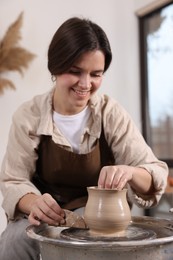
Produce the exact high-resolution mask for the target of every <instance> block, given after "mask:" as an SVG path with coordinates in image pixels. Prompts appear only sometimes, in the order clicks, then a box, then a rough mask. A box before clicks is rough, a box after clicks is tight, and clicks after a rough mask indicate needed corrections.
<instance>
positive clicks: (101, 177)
mask: <svg viewBox="0 0 173 260" xmlns="http://www.w3.org/2000/svg"><path fill="white" fill-rule="evenodd" d="M105 168H106V167H103V168H102V169H101V171H100V175H99V179H98V187H99V188H104V187H105V182H106V177H107V176H106V175H107V173H106V169H105Z"/></svg>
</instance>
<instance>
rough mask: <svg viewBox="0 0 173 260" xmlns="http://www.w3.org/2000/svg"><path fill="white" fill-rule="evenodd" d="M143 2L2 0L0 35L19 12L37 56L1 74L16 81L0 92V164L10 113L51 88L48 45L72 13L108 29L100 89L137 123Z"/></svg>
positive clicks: (24, 40)
mask: <svg viewBox="0 0 173 260" xmlns="http://www.w3.org/2000/svg"><path fill="white" fill-rule="evenodd" d="M139 2H140V3H139ZM148 2H151V1H147V3H148ZM144 3H146V1H145V0H142V1H139V0H136V1H135V0H130V1H129V0H128V1H127V0H121V1H118V0H107V1H105V0H102V1H100V0H88V1H82V0H71V1H68V0H63V1H61V0H44V1H42V0H37V1H35V0H30V1H28V0H13V1H11V0H1V3H0V5H1V8H0V24H1V31H0V38H2V37H3V35H4V33H5V31H6V30H7V28H8V26H9V25H10V24H11V23H12V22H14V21H15V20H16V18H17V17H18V15H19V14H20V13H21V12H22V11H23V12H24V20H23V26H22V31H21V32H22V40H21V42H20V43H21V46H23V47H25V48H27V49H28V50H29V51H31V52H33V53H35V54H36V55H37V57H36V59H35V60H34V61H33V62H32V63H31V65H30V67H29V69H27V70H26V72H25V73H24V76H23V77H21V75H20V74H18V73H14V72H12V73H8V74H5V76H6V77H8V78H9V79H11V80H12V81H13V83H14V84H15V86H16V91H12V90H10V89H8V90H6V91H5V93H4V94H3V95H1V96H0V111H1V127H0V147H1V149H0V164H1V162H2V158H3V156H4V153H5V149H6V144H7V139H8V131H9V127H10V124H11V117H12V114H13V112H14V111H15V110H16V108H17V107H18V106H19V105H20V104H21V103H23V102H24V101H25V100H28V99H30V98H31V97H33V96H34V95H36V94H39V93H43V92H45V91H47V90H49V89H50V88H51V87H52V83H51V80H50V75H49V73H48V71H47V58H46V56H47V48H48V44H49V42H50V40H51V38H52V36H53V34H54V32H55V30H56V29H57V28H58V27H59V25H60V24H61V23H62V22H63V21H64V20H65V19H67V18H69V17H71V16H84V17H87V18H90V19H92V20H93V21H95V22H96V23H99V24H100V25H101V26H102V27H103V29H104V30H105V31H106V33H107V35H108V38H109V40H110V43H111V46H112V52H113V62H112V65H111V68H110V69H109V71H108V72H107V73H106V75H105V79H104V81H103V86H102V89H101V92H106V93H107V94H108V95H111V96H112V97H114V98H116V99H117V100H119V101H120V103H122V105H124V107H125V108H126V109H127V110H128V111H129V113H130V114H131V115H132V117H133V118H134V121H135V122H136V124H137V126H138V127H139V128H140V126H141V119H140V88H139V61H138V25H137V17H136V16H135V14H134V12H135V10H136V8H139V7H141V6H142V5H144ZM0 210H1V211H0V216H2V217H1V221H0V232H1V231H2V230H3V229H4V227H5V225H6V219H5V216H4V214H3V211H2V209H0Z"/></svg>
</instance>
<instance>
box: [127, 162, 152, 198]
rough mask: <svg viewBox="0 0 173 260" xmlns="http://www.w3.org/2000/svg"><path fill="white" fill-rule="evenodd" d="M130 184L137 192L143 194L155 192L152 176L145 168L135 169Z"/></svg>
mask: <svg viewBox="0 0 173 260" xmlns="http://www.w3.org/2000/svg"><path fill="white" fill-rule="evenodd" d="M129 184H130V186H131V187H132V188H133V189H134V190H135V191H136V192H138V193H141V194H146V195H147V194H153V192H154V185H153V179H152V176H151V174H150V173H149V172H148V171H146V170H145V169H144V168H137V167H133V173H132V179H131V180H130V181H129Z"/></svg>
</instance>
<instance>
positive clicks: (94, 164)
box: [0, 17, 168, 260]
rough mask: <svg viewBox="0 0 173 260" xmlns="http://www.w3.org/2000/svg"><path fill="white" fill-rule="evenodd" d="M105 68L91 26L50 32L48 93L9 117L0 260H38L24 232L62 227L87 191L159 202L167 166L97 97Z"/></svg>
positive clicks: (100, 41)
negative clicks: (115, 192)
mask: <svg viewBox="0 0 173 260" xmlns="http://www.w3.org/2000/svg"><path fill="white" fill-rule="evenodd" d="M111 60H112V52H111V47H110V44H109V40H108V38H107V36H106V34H105V32H104V31H103V29H102V28H101V27H100V26H99V25H97V24H95V23H93V22H92V21H90V20H88V19H81V18H78V17H72V18H69V19H68V20H67V21H65V22H64V23H63V24H62V25H61V26H60V27H59V28H58V29H57V31H56V32H55V34H54V36H53V38H52V40H51V42H50V45H49V48H48V69H49V71H50V74H51V75H50V76H51V77H52V76H53V77H54V78H56V80H55V81H54V87H53V88H51V90H50V91H48V92H47V93H44V94H41V95H38V96H35V97H33V99H31V100H29V101H27V102H25V103H24V104H22V105H21V106H20V107H19V108H18V110H17V111H16V112H15V113H14V115H13V120H12V126H11V130H10V135H9V141H8V145H7V150H6V155H5V156H4V160H3V164H2V170H1V174H0V185H1V189H2V192H3V196H4V199H3V204H2V205H3V207H4V210H5V213H6V215H7V217H8V221H9V222H8V225H7V228H6V229H5V231H4V232H3V234H2V236H1V239H0V259H3V260H9V259H15V260H19V259H22V260H23V259H26V260H30V259H31V256H32V259H34V260H36V259H38V257H39V252H40V251H39V245H38V242H37V241H33V240H32V239H30V238H29V237H27V235H26V233H25V228H26V227H27V226H28V225H29V223H31V224H33V225H37V226H38V225H40V224H41V223H42V222H44V223H47V224H48V225H54V226H57V225H60V224H63V223H65V221H66V214H65V209H68V210H71V211H74V210H76V209H80V208H82V207H85V205H86V202H87V196H88V193H87V187H89V186H99V187H101V188H102V189H112V190H113V189H117V190H123V189H124V188H125V187H126V188H127V197H128V201H129V202H130V203H131V204H132V203H134V204H136V205H137V206H139V207H140V208H145V207H147V208H148V207H151V206H154V205H156V204H157V203H158V202H159V200H160V198H161V196H162V194H163V193H164V189H165V187H166V182H167V174H168V173H167V165H166V164H165V163H164V162H162V161H159V160H158V159H157V158H156V156H155V155H154V154H153V152H152V151H151V149H150V148H149V147H148V146H147V144H146V143H145V141H144V139H143V137H142V135H141V133H140V131H139V130H138V129H137V127H136V126H135V124H134V122H133V120H132V119H131V117H130V115H129V114H128V113H127V112H126V111H125V109H124V108H123V107H122V106H121V105H120V104H119V103H118V102H117V101H116V100H114V99H112V98H111V97H109V96H108V95H106V94H102V95H101V94H99V93H98V89H99V88H100V87H101V83H102V78H103V74H104V73H105V72H106V71H107V69H108V68H109V65H110V63H111ZM14 220H16V221H14ZM11 241H13V245H12V246H11Z"/></svg>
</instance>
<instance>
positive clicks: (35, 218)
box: [18, 193, 65, 226]
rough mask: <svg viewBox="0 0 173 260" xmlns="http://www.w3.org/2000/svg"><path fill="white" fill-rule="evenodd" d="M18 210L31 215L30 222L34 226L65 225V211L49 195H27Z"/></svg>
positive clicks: (19, 204)
mask: <svg viewBox="0 0 173 260" xmlns="http://www.w3.org/2000/svg"><path fill="white" fill-rule="evenodd" d="M18 209H19V210H20V211H22V212H24V213H28V214H29V217H28V220H29V222H30V223H31V224H32V225H40V224H41V222H44V223H47V224H49V225H53V226H58V225H60V224H64V223H65V219H64V218H65V213H64V210H63V209H62V208H61V207H60V206H59V204H58V203H57V202H56V200H54V198H53V197H52V196H51V195H50V194H48V193H45V194H43V195H36V194H26V195H25V196H24V197H23V198H21V200H20V201H19V203H18Z"/></svg>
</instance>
